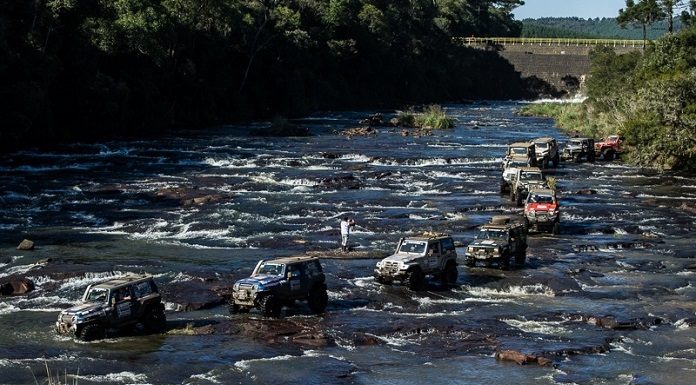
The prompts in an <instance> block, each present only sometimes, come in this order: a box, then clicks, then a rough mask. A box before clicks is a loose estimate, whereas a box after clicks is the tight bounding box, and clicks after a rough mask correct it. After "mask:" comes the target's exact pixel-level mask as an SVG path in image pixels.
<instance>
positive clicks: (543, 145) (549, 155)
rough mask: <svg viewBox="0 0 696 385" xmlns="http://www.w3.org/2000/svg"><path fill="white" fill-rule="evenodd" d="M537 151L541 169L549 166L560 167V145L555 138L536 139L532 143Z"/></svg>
mask: <svg viewBox="0 0 696 385" xmlns="http://www.w3.org/2000/svg"><path fill="white" fill-rule="evenodd" d="M532 142H533V143H534V147H535V150H536V159H537V164H538V165H539V167H541V168H548V167H549V164H553V167H558V163H559V162H560V154H559V151H558V143H556V139H554V138H536V139H534V140H533V141H532Z"/></svg>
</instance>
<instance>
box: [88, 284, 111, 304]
mask: <svg viewBox="0 0 696 385" xmlns="http://www.w3.org/2000/svg"><path fill="white" fill-rule="evenodd" d="M108 298H109V289H104V288H101V287H94V288H92V289H90V291H89V292H88V293H87V295H86V296H85V301H87V302H106V300H107V299H108Z"/></svg>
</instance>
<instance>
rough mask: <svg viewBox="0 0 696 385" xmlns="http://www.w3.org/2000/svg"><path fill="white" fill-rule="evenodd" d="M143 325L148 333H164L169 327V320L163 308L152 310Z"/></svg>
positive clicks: (147, 314)
mask: <svg viewBox="0 0 696 385" xmlns="http://www.w3.org/2000/svg"><path fill="white" fill-rule="evenodd" d="M143 325H144V326H145V329H147V331H149V332H152V333H162V332H163V331H164V330H165V329H166V327H167V318H166V317H165V315H164V311H163V310H162V309H161V308H150V309H149V310H148V311H147V313H145V317H144V320H143Z"/></svg>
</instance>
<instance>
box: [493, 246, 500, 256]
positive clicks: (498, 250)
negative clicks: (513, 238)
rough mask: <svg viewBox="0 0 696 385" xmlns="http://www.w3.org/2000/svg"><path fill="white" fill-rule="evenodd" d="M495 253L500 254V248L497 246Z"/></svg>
mask: <svg viewBox="0 0 696 385" xmlns="http://www.w3.org/2000/svg"><path fill="white" fill-rule="evenodd" d="M493 255H500V248H499V247H496V248H495V249H493Z"/></svg>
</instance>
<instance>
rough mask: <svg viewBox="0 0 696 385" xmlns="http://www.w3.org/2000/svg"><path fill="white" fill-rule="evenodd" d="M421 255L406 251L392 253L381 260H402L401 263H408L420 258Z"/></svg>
mask: <svg viewBox="0 0 696 385" xmlns="http://www.w3.org/2000/svg"><path fill="white" fill-rule="evenodd" d="M422 257H423V256H422V255H417V254H408V253H396V254H392V255H390V256H388V257H386V258H384V259H383V260H382V261H383V262H384V261H390V262H403V263H410V262H413V261H414V260H416V259H418V258H422Z"/></svg>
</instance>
